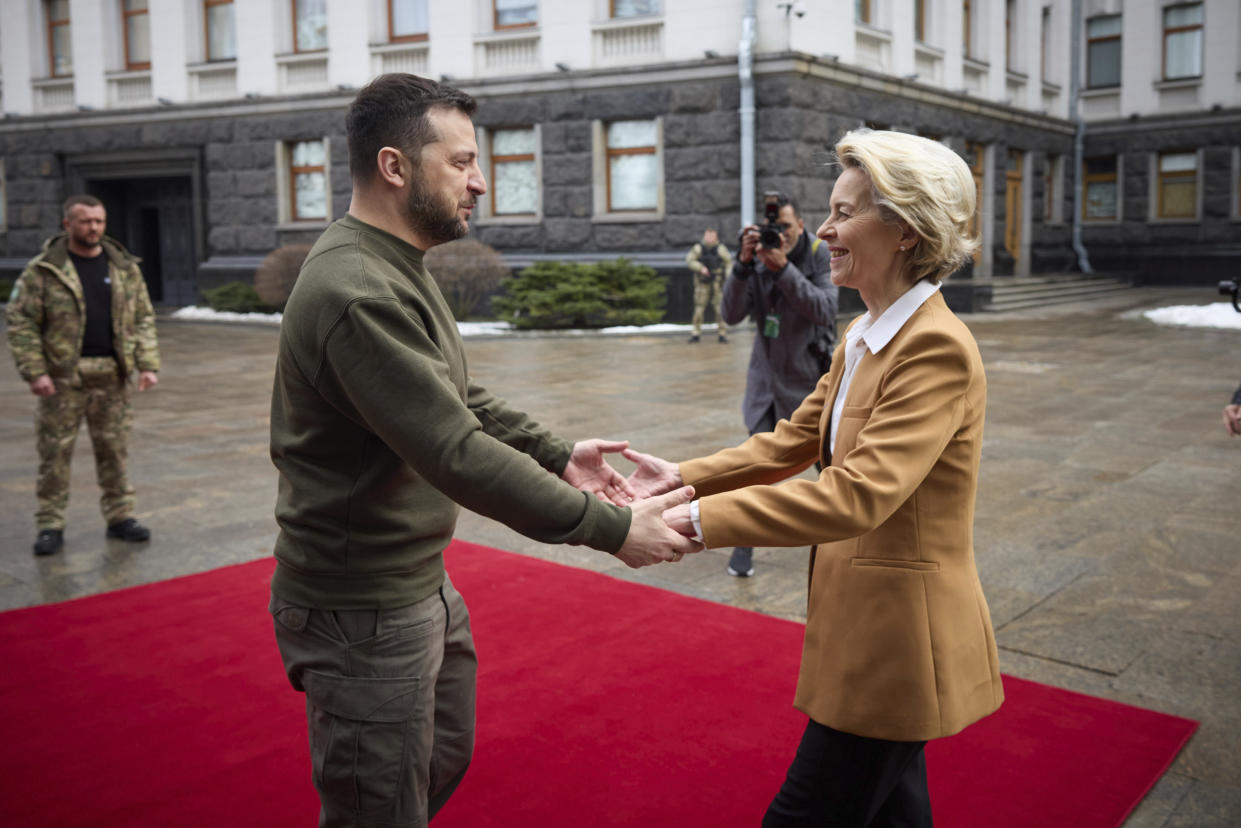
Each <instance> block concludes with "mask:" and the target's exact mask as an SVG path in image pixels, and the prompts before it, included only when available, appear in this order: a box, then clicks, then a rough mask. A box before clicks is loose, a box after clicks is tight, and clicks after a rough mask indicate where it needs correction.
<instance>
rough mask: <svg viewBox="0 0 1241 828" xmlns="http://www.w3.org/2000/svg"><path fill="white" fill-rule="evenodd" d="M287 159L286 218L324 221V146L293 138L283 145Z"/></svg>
mask: <svg viewBox="0 0 1241 828" xmlns="http://www.w3.org/2000/svg"><path fill="white" fill-rule="evenodd" d="M286 147H287V156H288V162H289V213H288V215H289V219H290V220H291V221H324V220H326V219H327V217H328V189H327V164H326V162H327V145H326V142H324V141H295V142H291V143H289V144H287V145H286Z"/></svg>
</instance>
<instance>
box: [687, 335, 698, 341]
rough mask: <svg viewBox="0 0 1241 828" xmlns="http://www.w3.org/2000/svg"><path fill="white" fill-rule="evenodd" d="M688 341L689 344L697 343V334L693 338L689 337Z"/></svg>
mask: <svg viewBox="0 0 1241 828" xmlns="http://www.w3.org/2000/svg"><path fill="white" fill-rule="evenodd" d="M689 341H690V342H697V341H698V334H694V335H693V336H691V337H690V338H689Z"/></svg>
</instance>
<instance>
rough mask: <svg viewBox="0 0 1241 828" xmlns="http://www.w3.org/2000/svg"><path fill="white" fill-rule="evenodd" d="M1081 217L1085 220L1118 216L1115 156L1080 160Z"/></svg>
mask: <svg viewBox="0 0 1241 828" xmlns="http://www.w3.org/2000/svg"><path fill="white" fill-rule="evenodd" d="M1082 167H1083V170H1082V218H1083V219H1085V220H1086V221H1115V220H1116V219H1118V218H1119V217H1120V213H1119V210H1118V202H1119V199H1118V196H1119V194H1120V192H1119V190H1120V186H1119V183H1118V181H1119V180H1118V179H1117V177H1116V156H1115V155H1107V156H1100V157H1097V158H1086V159H1083V160H1082Z"/></svg>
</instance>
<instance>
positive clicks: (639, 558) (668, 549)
mask: <svg viewBox="0 0 1241 828" xmlns="http://www.w3.org/2000/svg"><path fill="white" fill-rule="evenodd" d="M693 499H694V487H693V486H685V487H684V488H681V489H677V490H676V491H674V492H669V493H668V494H665V495H660V496H658V497H652V498H649V499H648V500H641V501H638V502H637V503H635V504H633V506H631V507H630V509H631V511H632V512H633V518H632V520H631V522H630V524H629V534H628V535H626V536H625V544H624V546H622V547H621V548H620V551H619V552H617V553H616V557H618V558H620V559H621V560H622V561H624V562H625V564H626V566H629V567H630V568H632V569H638V568H640V567H643V566H650V565H651V564H656V563H663V562H664V561H679V560H681V558H683V557H685V555H686V554H688V553H690V552H701V551H702V550H703V545H702V543H700V542H699V541H695V540H690V539H689V538H687V537H685V536H684V535H681V534H678V533H677V532H674V531H672V530H671V529H669V528H668V524H667V523H665V522H664V519H663V514H664V512H666V511H668V510H669V509H671V508H673V507H674V506H679V505H680V504H682V503H689V502H690V501H691V500H693Z"/></svg>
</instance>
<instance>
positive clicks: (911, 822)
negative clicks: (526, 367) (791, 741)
mask: <svg viewBox="0 0 1241 828" xmlns="http://www.w3.org/2000/svg"><path fill="white" fill-rule="evenodd" d="M925 746H926V742H889V741H885V740H883V739H868V738H866V737H865V736H854V735H853V734H852V733H842V732H841V731H839V730H833V729H832V728H830V727H826V726H825V725H821V724H819V723H818V722H815V721H811V722H810V723H809V724H807V725H806V732H805V734H803V735H802V740H801V744H800V745H799V746H798V748H797V756H796V757H795V758H794V759H793V764H792V765H790V766H789V773H788V777H787V778H786V779H785V780H784V785H783V786H782V787H781V788H780V791H779V793H777V794H776V798H775V799H774V800H772V802H771V806H770V807H769V808H768V809H767V815H766V816H764V817H763V828H811V826H813V828H828V827H829V826H830V828H930V826H931V796H930V793H929V792H928V791H927V787H926V755H925V753H924V752H923V748H924V747H925Z"/></svg>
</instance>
